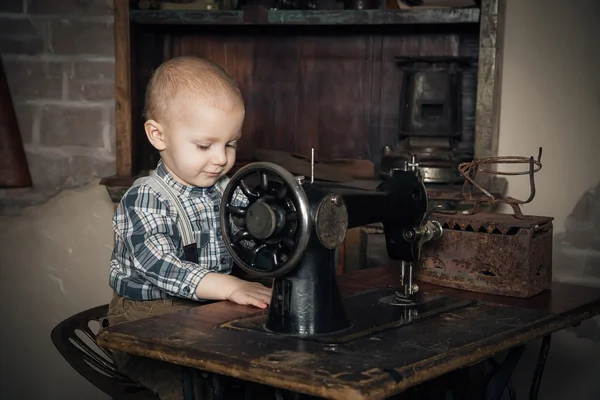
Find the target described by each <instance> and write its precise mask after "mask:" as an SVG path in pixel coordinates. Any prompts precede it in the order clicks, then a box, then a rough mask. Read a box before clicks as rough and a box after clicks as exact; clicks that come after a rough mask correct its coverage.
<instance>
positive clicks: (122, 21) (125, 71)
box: [114, 1, 134, 176]
mask: <svg viewBox="0 0 600 400" xmlns="http://www.w3.org/2000/svg"><path fill="white" fill-rule="evenodd" d="M129 3H130V1H116V2H115V4H114V24H115V25H114V29H115V130H116V136H117V145H116V146H117V149H116V152H117V156H116V158H117V175H118V176H131V175H132V173H133V171H132V163H131V158H132V153H133V148H134V146H133V133H132V123H131V105H132V97H131V95H132V93H131V79H130V59H131V52H130V44H131V41H130V29H129V26H130V25H129V7H130V6H129Z"/></svg>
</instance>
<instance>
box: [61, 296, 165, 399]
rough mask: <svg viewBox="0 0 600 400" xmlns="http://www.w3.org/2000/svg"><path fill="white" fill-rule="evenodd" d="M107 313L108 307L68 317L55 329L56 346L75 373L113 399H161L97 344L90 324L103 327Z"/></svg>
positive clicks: (96, 308)
mask: <svg viewBox="0 0 600 400" xmlns="http://www.w3.org/2000/svg"><path fill="white" fill-rule="evenodd" d="M107 312H108V304H105V305H102V306H98V307H94V308H91V309H89V310H85V311H82V312H80V313H78V314H75V315H73V316H72V317H69V318H67V319H66V320H64V321H62V322H61V323H59V324H58V325H56V327H54V329H52V333H51V334H50V337H51V339H52V343H54V346H55V347H56V349H57V350H58V351H59V352H60V354H61V355H62V356H63V357H64V359H65V360H67V362H68V363H69V364H70V365H71V367H73V368H74V369H75V371H77V372H79V374H81V375H82V376H83V377H84V378H85V379H87V380H88V381H89V382H91V383H92V384H93V385H94V386H96V387H97V388H98V389H100V390H102V391H103V392H104V393H106V394H108V395H109V396H111V397H112V398H113V399H117V400H138V399H139V400H158V396H156V395H155V394H154V393H153V392H152V391H150V390H149V389H147V388H146V387H144V386H143V385H141V384H140V383H138V382H134V381H132V380H131V379H129V378H128V377H126V376H125V375H123V374H121V373H119V371H117V367H116V366H115V362H114V359H113V357H112V354H111V353H110V351H109V350H107V349H104V348H102V347H99V346H97V345H96V333H97V332H93V331H92V329H91V328H90V322H92V321H95V322H97V323H98V324H100V323H101V321H102V319H103V318H104V317H106V313H107ZM80 335H82V336H83V337H84V338H86V339H87V340H84V338H82V336H80Z"/></svg>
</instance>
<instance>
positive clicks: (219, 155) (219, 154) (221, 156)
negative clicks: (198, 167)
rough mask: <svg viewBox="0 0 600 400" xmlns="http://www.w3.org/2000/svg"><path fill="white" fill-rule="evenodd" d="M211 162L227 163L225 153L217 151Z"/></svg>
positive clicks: (216, 163)
mask: <svg viewBox="0 0 600 400" xmlns="http://www.w3.org/2000/svg"><path fill="white" fill-rule="evenodd" d="M213 164H215V165H225V164H227V154H225V152H224V151H218V152H217V153H216V154H215V157H214V158H213Z"/></svg>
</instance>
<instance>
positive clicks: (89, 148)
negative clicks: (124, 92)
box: [0, 0, 115, 208]
mask: <svg viewBox="0 0 600 400" xmlns="http://www.w3.org/2000/svg"><path fill="white" fill-rule="evenodd" d="M0 23H1V25H0V54H1V55H2V60H3V62H4V67H5V70H6V75H7V80H8V84H9V87H10V90H11V94H12V98H13V103H14V107H15V110H16V113H17V118H18V121H19V127H20V130H21V136H22V138H23V143H24V145H25V150H26V153H27V160H28V164H29V168H30V172H31V174H32V178H33V182H34V188H33V189H30V190H14V189H13V190H1V191H0V208H6V207H7V206H14V205H24V204H34V203H39V202H43V201H45V200H47V199H48V198H49V197H51V196H52V195H54V194H56V193H57V192H58V191H59V190H60V189H63V188H67V187H74V186H79V185H82V184H85V183H88V182H90V181H91V180H93V179H95V178H96V177H103V176H108V175H112V174H114V172H115V133H114V40H113V16H112V0H60V1H57V0H1V1H0ZM2 206H3V207H2Z"/></svg>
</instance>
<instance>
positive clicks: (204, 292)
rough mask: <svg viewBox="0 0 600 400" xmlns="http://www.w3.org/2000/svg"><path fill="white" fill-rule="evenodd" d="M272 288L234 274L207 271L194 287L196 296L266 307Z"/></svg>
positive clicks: (269, 301) (269, 300)
mask: <svg viewBox="0 0 600 400" xmlns="http://www.w3.org/2000/svg"><path fill="white" fill-rule="evenodd" d="M271 293H272V289H270V288H268V287H266V286H264V285H261V284H260V283H257V282H248V281H244V280H242V279H239V278H236V277H235V276H231V275H225V274H219V273H215V272H211V273H208V274H206V275H205V276H204V278H202V280H201V281H200V284H199V285H198V287H197V288H196V296H198V297H199V298H201V299H207V300H229V301H231V302H233V303H237V304H241V305H251V306H255V307H258V308H267V307H268V306H269V304H270V303H271Z"/></svg>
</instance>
